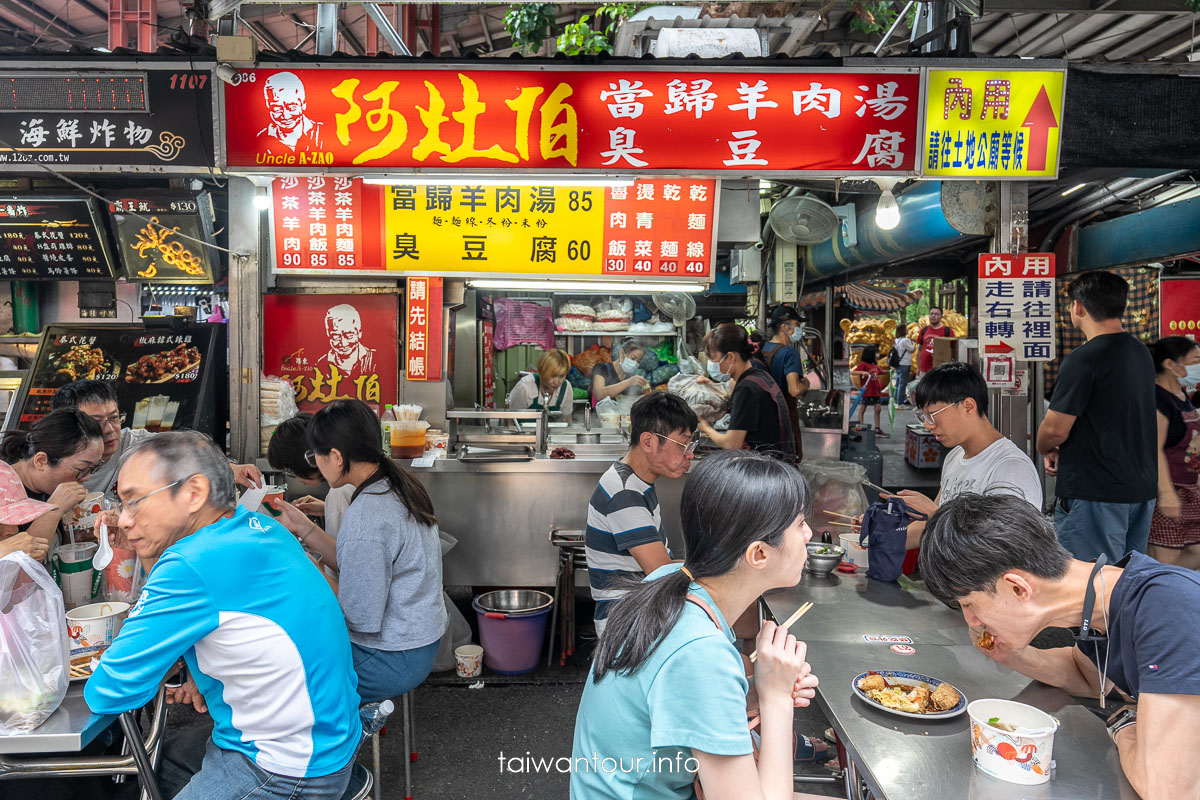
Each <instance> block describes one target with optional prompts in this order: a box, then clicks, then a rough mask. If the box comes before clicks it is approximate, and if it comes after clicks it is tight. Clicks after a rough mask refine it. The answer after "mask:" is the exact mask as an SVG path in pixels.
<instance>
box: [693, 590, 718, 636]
mask: <svg viewBox="0 0 1200 800" xmlns="http://www.w3.org/2000/svg"><path fill="white" fill-rule="evenodd" d="M686 600H687V601H688V602H689V603H695V604H696V605H698V606H700V608H702V609H704V613H705V614H708V618H709V619H711V620H712V624H713V625H716V626H717V630H719V631H724V630H725V629H724V628H722V627H721V621H720V620H719V619H717V612H715V611H713V610H712V607H711V606H709V604H708V603H706V602H704V601H703V600H701V599H700V598H699V596H697V595H694V594H692V593H691V592H688V593H687V597H686Z"/></svg>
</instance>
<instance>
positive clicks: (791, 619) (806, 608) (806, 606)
mask: <svg viewBox="0 0 1200 800" xmlns="http://www.w3.org/2000/svg"><path fill="white" fill-rule="evenodd" d="M812 607H813V604H812V603H805V604H804V605H802V606H800V607H799V608H797V609H796V613H795V614H792V615H791V616H790V617H788V621H787V622H785V623H783V625H781V626H780V627H781V628H784V629H787V628H791V627H792V625H794V624H796V620H798V619H800V618H801V617H803V616H804V615H805V614H807V613H808V612H809V609H811V608H812ZM757 658H758V651H757V650H755V651H754V652H753V653H751V654H750V663H754V660H755V659H757Z"/></svg>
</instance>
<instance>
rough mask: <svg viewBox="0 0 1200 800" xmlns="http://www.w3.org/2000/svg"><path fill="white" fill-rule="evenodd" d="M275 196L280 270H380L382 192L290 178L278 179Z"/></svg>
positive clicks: (336, 180) (345, 181)
mask: <svg viewBox="0 0 1200 800" xmlns="http://www.w3.org/2000/svg"><path fill="white" fill-rule="evenodd" d="M271 194H272V200H273V212H274V213H273V216H272V228H273V230H274V242H275V267H276V269H277V270H279V271H306V272H311V271H313V270H342V271H344V270H361V269H371V268H375V269H378V268H380V263H379V252H380V245H381V242H380V230H381V221H380V218H379V196H380V195H379V187H377V186H364V185H363V182H362V181H360V180H357V179H352V178H348V177H341V176H338V177H329V178H327V177H325V176H322V175H310V176H307V177H299V176H296V175H288V176H285V177H283V178H276V179H275V182H274V184H273V186H272V192H271Z"/></svg>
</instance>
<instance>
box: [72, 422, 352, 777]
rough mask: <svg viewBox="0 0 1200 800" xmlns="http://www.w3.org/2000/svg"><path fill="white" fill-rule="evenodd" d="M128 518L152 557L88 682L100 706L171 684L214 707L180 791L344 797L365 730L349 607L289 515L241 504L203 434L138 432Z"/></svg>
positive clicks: (125, 497)
mask: <svg viewBox="0 0 1200 800" xmlns="http://www.w3.org/2000/svg"><path fill="white" fill-rule="evenodd" d="M119 480H120V489H119V492H118V496H119V497H120V499H121V507H120V510H119V512H118V514H119V516H118V523H117V524H118V525H119V527H120V530H121V534H122V535H123V536H124V537H125V538H126V539H127V540H128V541H129V543H130V546H132V547H133V549H134V550H135V551H136V552H137V554H138V557H139V558H140V559H142V561H143V562H149V561H154V562H156V563H155V565H154V569H153V570H151V572H150V576H149V578H148V579H147V582H146V585H145V587H144V588H143V590H142V595H141V598H140V599H139V600H138V603H137V605H136V606H134V608H133V609H132V610H131V611H130V612H129V616H128V618H127V619H126V620H125V622H124V624H123V626H122V628H121V632H120V634H119V635H118V636H117V638H116V640H115V641H114V642H113V644H112V645H111V646H110V647H109V648H108V650H106V651H105V653H104V658H103V659H102V660H101V661H100V663H99V664H98V665H97V667H96V670H95V672H94V673H93V675H92V677H91V678H90V679H89V681H88V684H87V687H86V689H85V691H84V698H85V699H86V700H87V703H88V706H89V707H90V708H91V710H92V711H93V712H95V713H97V714H119V713H122V712H125V711H129V710H131V709H136V708H139V707H141V706H143V705H145V704H146V703H148V702H149V701H150V700H151V699H152V698H153V697H154V695H155V692H157V690H158V686H159V684H160V683H161V682H162V680H163V677H164V676H165V675H166V674H167V673H168V671H169V670H170V669H171V668H172V666H173V665H174V664H175V663H176V662H177V661H178V659H180V658H183V659H184V661H185V662H186V663H187V667H188V672H189V675H190V677H189V678H188V680H187V682H186V683H185V684H184V685H183V687H181V688H178V689H171V690H169V691H170V699H171V700H172V701H174V702H190V703H192V704H193V705H194V706H195V708H196V710H198V711H208V712H209V713H210V714H211V716H212V719H213V732H212V739H211V741H209V743H208V746H207V750H206V752H205V755H204V763H203V767H202V768H201V769H200V771H199V772H198V773H196V775H195V776H194V777H193V778H192V779H191V782H190V783H188V785H187V786H186V787H184V789H183V790H182V792H180V793H179V794H178V795H176V797H177V798H179V799H180V800H207V799H208V798H234V797H237V798H246V799H250V798H263V800H265V799H266V798H280V797H301V796H303V797H306V798H314V799H318V798H319V799H322V800H338V798H341V796H342V794H343V793H344V791H345V789H346V786H347V783H348V781H349V776H350V768H351V765H352V763H353V760H354V755H355V752H356V751H357V750H358V745H359V741H360V739H361V737H362V724H361V722H360V720H359V716H358V702H359V701H358V693H357V679H356V677H355V673H354V665H353V659H352V657H351V652H350V637H349V633H348V632H347V630H346V624H345V621H344V619H343V617H342V611H341V607H340V606H339V605H338V602H337V598H336V597H335V596H334V594H333V592H332V590H331V589H330V588H329V585H328V584H327V583H326V582H325V579H324V578H323V577H322V576H321V574H320V573H319V572H318V571H317V570H315V569H313V568H312V564H311V562H310V561H309V560H308V557H307V556H306V555H305V553H304V550H303V548H302V547H301V546H300V544H299V543H298V542H297V541H296V538H295V537H294V536H292V534H290V533H288V531H287V530H285V529H284V528H283V526H282V525H280V524H278V523H277V522H275V521H274V520H271V519H270V518H268V517H265V516H262V515H260V514H253V513H251V512H249V511H248V510H246V509H244V508H236V507H235V506H236V503H237V497H236V495H235V493H234V483H233V473H232V471H231V470H230V468H229V464H228V462H227V461H226V460H225V456H224V454H223V453H222V452H221V450H220V449H219V448H218V447H217V446H216V445H215V444H213V442H212V440H211V439H209V438H208V437H206V436H204V435H203V434H200V433H195V432H191V431H175V432H170V433H163V434H160V435H158V436H154V437H152V438H150V439H147V440H145V441H144V442H142V443H140V444H138V445H136V446H135V447H134V448H133V449H132V450H130V451H129V453H128V454H127V455H126V457H125V460H124V463H123V464H122V466H121V469H120V478H119Z"/></svg>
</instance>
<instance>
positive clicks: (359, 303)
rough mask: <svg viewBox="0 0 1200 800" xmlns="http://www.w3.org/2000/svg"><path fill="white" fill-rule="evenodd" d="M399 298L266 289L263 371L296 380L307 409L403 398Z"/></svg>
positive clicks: (373, 404) (374, 404) (298, 401)
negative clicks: (352, 401)
mask: <svg viewBox="0 0 1200 800" xmlns="http://www.w3.org/2000/svg"><path fill="white" fill-rule="evenodd" d="M398 306H399V303H398V301H397V298H396V296H395V295H387V294H371V295H364V294H269V295H266V296H265V297H263V331H264V332H265V333H264V335H263V373H264V374H266V375H279V376H281V377H283V378H286V379H288V380H290V381H291V382H292V385H293V386H294V387H295V389H296V404H297V405H298V406H299V407H300V410H301V411H316V410H317V409H319V408H321V407H322V406H323V405H325V404H326V403H331V402H333V401H334V400H346V399H350V398H357V399H359V400H362V401H364V402H366V403H368V404H369V405H370V406H371V407H372V408H374V409H375V410H376V411H378V410H379V408H380V407H381V406H382V405H383V404H385V403H394V402H396V398H397V380H398V379H397V374H396V373H397V367H398V363H399V360H400V358H399V345H398V342H399V336H398V332H397V326H398V317H399V307H398Z"/></svg>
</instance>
